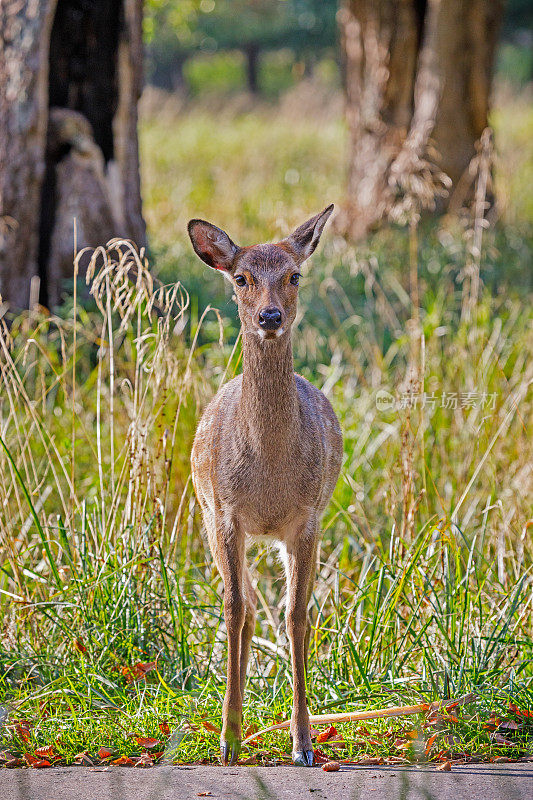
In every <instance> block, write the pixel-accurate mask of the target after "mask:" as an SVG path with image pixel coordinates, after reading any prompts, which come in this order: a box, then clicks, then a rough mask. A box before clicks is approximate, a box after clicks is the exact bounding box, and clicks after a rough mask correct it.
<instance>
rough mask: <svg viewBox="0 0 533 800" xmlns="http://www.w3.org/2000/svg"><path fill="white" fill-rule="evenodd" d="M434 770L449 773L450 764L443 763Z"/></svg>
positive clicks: (448, 762)
mask: <svg viewBox="0 0 533 800" xmlns="http://www.w3.org/2000/svg"><path fill="white" fill-rule="evenodd" d="M436 769H437V771H438V772H451V771H452V765H451V762H450V761H444V762H443V763H442V764H439V766H438V767H436Z"/></svg>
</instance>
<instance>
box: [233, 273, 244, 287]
mask: <svg viewBox="0 0 533 800" xmlns="http://www.w3.org/2000/svg"><path fill="white" fill-rule="evenodd" d="M235 283H236V284H237V286H246V278H245V277H244V275H237V276H236V277H235Z"/></svg>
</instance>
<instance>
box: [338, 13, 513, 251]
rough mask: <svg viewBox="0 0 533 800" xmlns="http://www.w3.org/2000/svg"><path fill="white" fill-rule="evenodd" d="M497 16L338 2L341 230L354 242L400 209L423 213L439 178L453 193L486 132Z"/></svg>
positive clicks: (441, 204)
mask: <svg viewBox="0 0 533 800" xmlns="http://www.w3.org/2000/svg"><path fill="white" fill-rule="evenodd" d="M502 9H503V2H502V0H346V2H345V4H344V6H343V8H342V13H341V15H340V24H341V46H342V48H343V62H344V67H345V76H346V87H345V89H346V115H347V122H348V127H349V131H350V142H351V144H350V156H349V172H348V201H347V204H346V208H345V210H344V214H343V215H342V216H341V221H340V224H341V226H342V227H343V228H344V229H345V231H346V232H347V233H349V234H350V235H351V236H352V237H354V238H358V237H360V236H363V235H364V234H365V233H367V232H368V230H369V229H370V228H372V227H373V226H375V225H376V224H377V223H379V222H380V221H381V220H382V218H383V217H384V216H386V215H388V214H389V213H390V212H391V211H392V213H393V216H394V213H397V214H399V212H398V208H399V209H400V211H401V212H404V211H407V210H408V207H409V204H411V206H412V207H414V206H418V208H419V209H420V208H423V207H426V208H427V207H431V205H432V202H433V201H434V197H435V194H436V193H437V194H438V193H439V191H440V190H441V189H442V184H443V183H449V182H448V181H447V179H446V176H448V177H449V179H451V185H452V186H455V185H456V184H457V182H458V181H459V179H460V177H461V175H462V174H463V173H464V171H465V170H466V169H467V167H468V165H469V163H470V160H471V158H472V157H473V156H474V154H475V142H476V141H477V140H478V139H479V137H480V136H481V133H482V132H483V130H484V128H485V127H486V126H487V116H488V111H489V99H490V87H491V78H492V66H493V61H494V53H495V46H496V38H497V32H498V27H499V23H500V20H501V16H502ZM414 187H416V191H415V188H414ZM417 193H418V194H417ZM441 194H442V192H441ZM408 195H409V197H408ZM415 195H417V196H416V197H415ZM444 205H445V203H444V202H443V201H440V207H441V208H442V207H444Z"/></svg>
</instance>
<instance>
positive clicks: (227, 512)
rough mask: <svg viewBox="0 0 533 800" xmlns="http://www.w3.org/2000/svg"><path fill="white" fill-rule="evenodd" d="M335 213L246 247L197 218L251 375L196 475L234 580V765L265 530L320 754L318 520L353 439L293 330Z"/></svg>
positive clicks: (230, 637)
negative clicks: (301, 358)
mask: <svg viewBox="0 0 533 800" xmlns="http://www.w3.org/2000/svg"><path fill="white" fill-rule="evenodd" d="M332 211H333V205H330V206H328V207H327V208H326V209H324V211H322V212H321V213H320V214H317V215H316V216H314V217H311V219H309V220H308V221H307V222H305V223H304V224H303V225H301V226H300V227H299V228H297V229H296V230H295V231H294V232H293V233H292V234H290V235H289V236H287V237H286V238H284V239H283V240H281V241H279V242H277V243H274V244H258V245H253V246H246V247H240V246H238V245H236V244H234V242H233V241H232V240H231V239H230V237H229V236H228V234H227V233H226V232H225V231H223V230H221V229H220V228H218V227H216V226H215V225H213V224H211V223H209V222H206V221H204V220H201V219H192V220H191V221H190V222H189V224H188V232H189V236H190V239H191V242H192V246H193V248H194V250H195V252H196V254H197V255H198V256H199V257H200V258H201V259H202V261H204V262H205V263H206V264H207V265H208V266H209V267H211V268H213V269H216V270H218V271H219V272H221V273H222V275H223V276H224V277H225V278H226V279H227V280H229V281H230V283H231V284H232V286H233V290H234V299H235V300H236V302H237V307H238V313H239V317H240V321H241V333H242V363H243V369H242V374H240V375H238V376H237V377H235V378H234V379H233V380H230V381H229V382H227V383H226V384H224V385H223V386H222V387H221V388H220V389H219V391H218V392H217V394H216V395H215V397H214V398H213V400H212V401H211V402H210V403H209V405H208V406H207V408H206V410H205V411H204V413H203V415H202V417H201V419H200V422H199V424H198V427H197V431H196V435H195V438H194V443H193V447H192V451H191V471H192V482H193V486H194V490H195V494H196V497H197V499H198V503H199V505H200V508H201V511H202V517H203V522H204V526H205V530H206V533H207V538H208V543H209V547H210V550H211V553H212V555H213V559H214V562H215V565H216V567H217V569H218V571H219V572H220V574H221V576H222V580H223V584H224V619H225V625H226V631H227V684H226V691H225V696H224V702H223V706H222V730H221V737H220V760H221V762H222V764H223V765H225V766H227V765H228V764H229V765H232V764H235V763H236V762H237V760H238V757H239V753H240V750H241V742H242V733H241V725H242V708H243V697H244V690H245V681H246V671H247V665H248V660H249V655H250V648H251V642H252V637H253V634H254V628H255V617H256V605H257V595H256V592H255V589H254V587H253V584H252V579H251V576H250V571H249V569H248V567H247V565H246V563H245V551H246V543H247V542H249V541H250V540H252V541H253V540H254V539H255V538H257V537H259V538H260V539H263V540H264V539H267V540H269V541H271V542H272V543H273V544H275V545H276V546H277V547H278V550H279V553H280V555H281V559H282V561H283V564H284V568H285V574H286V615H285V622H286V630H287V636H288V639H289V643H290V652H291V666H292V676H293V708H292V714H291V720H290V735H291V737H292V760H293V763H294V764H296V765H299V766H313V763H314V752H313V746H312V743H311V733H310V727H309V712H308V708H307V699H306V669H307V653H308V648H309V637H310V620H309V617H308V606H309V603H310V600H311V596H312V590H313V585H314V581H315V571H316V560H317V548H318V543H319V525H320V518H321V516H322V514H323V512H324V511H325V509H326V507H327V505H328V503H329V501H330V499H331V496H332V494H333V490H334V488H335V485H336V483H337V479H338V476H339V472H340V468H341V461H342V454H343V441H342V434H341V429H340V426H339V422H338V420H337V417H336V416H335V413H334V411H333V408H332V407H331V404H330V403H329V401H328V399H327V398H326V397H325V395H324V394H323V393H322V392H321V391H320V390H319V389H317V388H316V387H315V386H313V384H311V383H310V382H309V381H307V380H306V379H305V378H303V377H301V376H300V375H297V374H295V372H294V366H293V353H292V343H291V328H292V325H293V323H294V320H295V317H296V312H297V302H298V286H299V281H300V278H301V273H300V271H299V270H300V268H301V265H302V264H303V262H304V261H305V260H306V259H307V258H309V256H310V255H311V254H312V253H313V252H314V250H315V248H316V246H317V244H318V242H319V239H320V237H321V234H322V231H323V229H324V226H325V224H326V222H327V220H328V218H329V216H330V215H331V213H332Z"/></svg>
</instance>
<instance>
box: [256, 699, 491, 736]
mask: <svg viewBox="0 0 533 800" xmlns="http://www.w3.org/2000/svg"><path fill="white" fill-rule="evenodd" d="M474 699H475V695H474V694H467V695H465V696H464V697H461V698H459V699H458V700H445V701H441V700H437V701H435V702H434V703H419V704H418V705H416V706H393V707H392V708H377V709H373V710H372V711H347V712H346V713H342V714H310V715H309V723H310V724H311V725H320V724H322V723H325V722H361V721H362V720H365V719H379V718H381V717H405V716H409V715H410V714H423V713H425V712H426V711H439V710H444V709H446V708H447V707H448V706H451V705H453V706H456V705H465V704H467V703H471V702H472V701H473V700H474ZM290 724H291V721H290V720H289V719H286V720H284V721H283V722H279V723H278V724H277V725H271V726H270V727H268V728H263V729H262V730H260V731H257V732H256V733H253V734H252V735H251V736H248V737H247V738H246V739H244V741H243V745H245V744H248V743H249V742H252V741H253V740H254V739H257V737H258V736H262V735H263V734H264V733H270V732H271V731H280V730H284V729H286V728H288V727H289V726H290Z"/></svg>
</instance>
